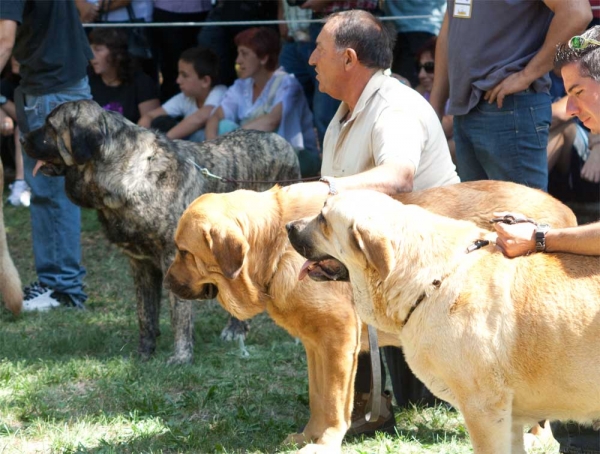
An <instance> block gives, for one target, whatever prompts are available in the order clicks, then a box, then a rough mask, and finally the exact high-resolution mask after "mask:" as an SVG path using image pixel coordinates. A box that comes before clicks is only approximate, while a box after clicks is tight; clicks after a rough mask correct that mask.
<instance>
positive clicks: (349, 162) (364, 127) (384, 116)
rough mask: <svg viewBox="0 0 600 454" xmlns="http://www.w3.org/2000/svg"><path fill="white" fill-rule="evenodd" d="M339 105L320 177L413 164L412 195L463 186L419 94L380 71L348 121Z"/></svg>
mask: <svg viewBox="0 0 600 454" xmlns="http://www.w3.org/2000/svg"><path fill="white" fill-rule="evenodd" d="M348 110H349V109H348V105H347V104H346V103H341V105H340V107H339V109H338V111H337V113H336V114H335V116H334V118H333V120H331V123H330V124H329V127H328V128H327V132H326V133H325V140H324V144H323V163H322V166H321V175H323V176H333V177H345V176H351V175H355V174H357V173H360V172H364V171H366V170H370V169H372V168H373V167H376V166H379V165H381V164H383V163H385V162H392V161H396V162H410V163H412V164H413V165H414V167H415V169H416V171H415V176H414V182H413V190H415V191H417V190H421V189H427V188H431V187H435V186H445V185H449V184H454V183H459V182H460V179H459V178H458V175H457V173H456V168H455V166H454V164H453V163H452V159H451V157H450V151H449V150H448V143H447V141H446V137H445V136H444V131H443V130H442V125H441V123H440V121H439V119H438V117H437V115H436V114H435V111H434V110H433V108H432V107H431V105H430V104H429V103H428V102H427V100H426V99H425V98H423V96H421V94H419V93H417V92H416V91H415V90H413V89H412V88H409V87H407V86H405V85H403V84H402V83H400V82H399V81H398V80H397V79H394V78H393V77H390V76H386V75H384V74H383V71H378V72H377V73H375V74H374V75H373V77H371V80H369V83H368V84H367V86H366V87H365V89H364V90H363V92H362V94H361V96H360V98H359V100H358V103H357V104H356V108H355V109H354V111H353V112H352V115H351V117H350V118H349V119H347V120H346V121H344V117H345V116H346V114H347V113H348Z"/></svg>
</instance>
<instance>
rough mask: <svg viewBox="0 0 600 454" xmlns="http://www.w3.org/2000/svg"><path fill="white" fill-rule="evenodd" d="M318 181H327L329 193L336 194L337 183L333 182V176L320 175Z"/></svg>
mask: <svg viewBox="0 0 600 454" xmlns="http://www.w3.org/2000/svg"><path fill="white" fill-rule="evenodd" d="M319 181H322V182H323V183H327V185H328V186H329V195H336V194H337V193H338V190H337V185H336V184H335V178H333V177H321V178H319Z"/></svg>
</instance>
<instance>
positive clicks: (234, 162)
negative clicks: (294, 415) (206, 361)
mask: <svg viewBox="0 0 600 454" xmlns="http://www.w3.org/2000/svg"><path fill="white" fill-rule="evenodd" d="M24 150H25V152H26V153H27V154H28V155H29V156H31V157H32V158H35V159H38V160H40V161H44V163H43V165H42V166H41V167H40V170H41V172H42V173H43V174H45V175H50V176H52V175H64V176H65V185H66V188H65V189H66V192H67V195H68V196H69V198H70V199H71V200H72V201H73V202H74V203H76V204H77V205H79V206H81V207H86V208H93V209H95V210H97V212H98V218H99V220H100V222H101V223H102V226H103V228H104V231H105V233H106V235H107V236H108V239H109V240H110V241H111V242H112V243H114V244H116V245H118V246H119V247H120V248H121V249H122V250H123V252H124V253H125V254H126V255H127V256H128V257H129V262H130V264H131V269H132V274H133V279H134V283H135V287H136V299H137V315H138V320H139V326H140V341H139V352H140V354H141V355H142V357H147V356H149V355H150V354H152V353H153V352H154V350H155V347H156V338H157V336H158V335H159V319H158V317H159V309H160V299H161V291H162V279H163V272H164V271H166V269H167V267H168V266H169V264H170V263H171V261H172V260H173V257H174V255H175V246H174V243H173V234H174V233H175V228H176V226H177V221H178V220H179V217H180V216H181V214H182V213H183V210H184V209H185V208H186V207H187V206H188V205H189V204H190V203H191V202H192V201H193V200H194V199H195V198H196V197H198V196H199V195H201V194H204V193H207V192H225V191H231V190H234V189H237V188H238V187H246V188H250V189H256V190H260V189H267V188H269V187H271V186H272V183H270V182H272V181H273V180H275V181H282V180H285V181H294V180H297V179H299V178H300V170H299V165H298V159H297V157H296V153H295V151H294V149H293V148H292V146H291V145H289V144H288V143H287V142H286V141H285V140H284V139H283V138H282V137H280V136H278V135H277V134H273V133H264V132H259V131H246V130H241V131H236V132H233V133H231V134H228V135H225V136H222V137H219V138H218V139H216V140H213V141H210V142H203V143H193V142H189V141H185V140H169V139H168V138H166V137H165V136H164V135H161V134H156V133H155V132H153V131H150V130H147V129H145V128H141V127H139V126H137V125H135V124H133V123H131V122H129V121H128V120H126V119H125V118H124V117H123V116H121V115H119V114H118V113H115V112H109V111H106V110H104V109H102V108H101V107H100V106H99V105H98V104H96V103H95V102H93V101H76V102H68V103H64V104H62V105H60V106H58V107H57V108H56V109H54V110H53V111H52V112H51V113H50V115H49V116H48V117H47V119H46V122H45V124H44V126H43V127H42V128H39V129H37V130H35V131H32V132H31V133H29V134H27V135H26V137H25V142H24ZM200 168H206V169H208V171H210V172H211V173H212V174H213V175H216V176H218V177H223V178H229V179H231V180H238V181H241V183H240V184H239V185H238V184H232V183H227V182H225V181H221V180H218V179H215V178H212V177H208V176H204V175H203V174H202V173H201V170H200ZM169 298H170V302H171V309H172V310H171V315H172V317H171V320H172V325H173V331H174V335H175V351H174V355H173V357H172V358H171V361H172V362H187V361H190V360H191V359H192V356H193V336H192V333H193V311H192V303H191V302H189V301H184V300H181V299H179V298H175V297H174V295H172V294H170V295H169ZM230 326H241V325H240V324H237V325H233V324H232V325H230ZM242 327H243V326H242ZM244 334H245V331H244V330H243V329H242V330H241V332H240V335H244Z"/></svg>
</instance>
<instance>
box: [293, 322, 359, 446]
mask: <svg viewBox="0 0 600 454" xmlns="http://www.w3.org/2000/svg"><path fill="white" fill-rule="evenodd" d="M346 322H347V323H348V325H352V324H351V323H349V322H348V319H346ZM355 322H356V323H358V322H357V321H356V320H355ZM324 328H325V329H324V330H323V331H324V332H318V333H317V336H316V339H315V340H313V341H307V342H305V346H306V353H307V359H308V369H309V370H308V376H309V388H310V389H309V395H310V413H311V414H310V420H309V422H308V424H307V425H306V428H305V429H304V432H303V434H299V435H302V436H303V441H304V442H307V443H310V444H307V445H306V446H305V447H304V448H302V449H301V450H300V451H299V453H301V454H316V453H339V452H341V445H342V440H343V438H344V435H345V434H346V431H347V430H348V428H349V427H350V417H351V413H352V405H353V396H354V376H355V374H356V364H357V358H358V351H359V348H360V347H359V345H360V342H359V339H358V333H357V329H354V328H355V327H354V328H353V327H352V326H346V327H345V328H344V329H342V328H341V326H340V327H339V329H331V326H327V327H324ZM311 343H312V345H311ZM311 442H312V443H311Z"/></svg>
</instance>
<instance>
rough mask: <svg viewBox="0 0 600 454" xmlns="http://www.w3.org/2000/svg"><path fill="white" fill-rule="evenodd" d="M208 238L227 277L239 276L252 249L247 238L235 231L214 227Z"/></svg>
mask: <svg viewBox="0 0 600 454" xmlns="http://www.w3.org/2000/svg"><path fill="white" fill-rule="evenodd" d="M207 233H208V232H207ZM206 240H207V242H208V246H209V247H210V250H211V251H212V253H213V256H214V257H215V260H216V261H217V264H218V265H219V268H221V271H222V272H223V274H224V275H225V277H226V278H228V279H235V278H236V277H238V276H239V274H240V272H241V271H242V266H243V265H244V260H245V259H246V254H247V253H248V250H249V249H250V245H249V244H248V242H247V241H246V239H245V238H244V237H241V236H239V235H236V234H235V233H233V232H229V231H223V230H222V229H218V228H216V227H213V228H212V229H211V230H210V233H208V235H207V238H206Z"/></svg>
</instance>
